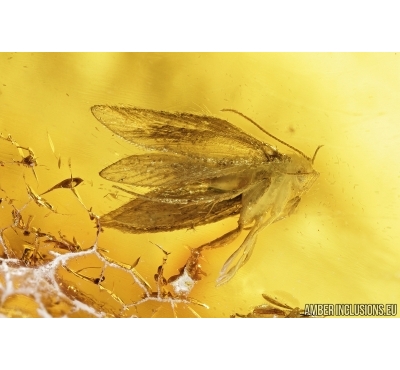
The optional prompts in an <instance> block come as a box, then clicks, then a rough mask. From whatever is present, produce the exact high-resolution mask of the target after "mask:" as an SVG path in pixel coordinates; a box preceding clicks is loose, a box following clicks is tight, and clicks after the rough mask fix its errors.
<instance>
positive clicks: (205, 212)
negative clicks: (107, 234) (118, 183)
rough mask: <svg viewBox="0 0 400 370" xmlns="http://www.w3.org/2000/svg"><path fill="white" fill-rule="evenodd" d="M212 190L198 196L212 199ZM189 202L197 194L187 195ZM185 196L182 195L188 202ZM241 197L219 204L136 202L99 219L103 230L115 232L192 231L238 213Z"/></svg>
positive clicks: (155, 197) (153, 194) (155, 195)
mask: <svg viewBox="0 0 400 370" xmlns="http://www.w3.org/2000/svg"><path fill="white" fill-rule="evenodd" d="M213 193H215V190H209V192H205V191H202V192H201V194H202V195H203V196H207V197H211V198H212V197H213ZM146 195H149V196H153V198H154V199H160V198H162V197H163V196H164V195H163V194H160V193H159V192H158V191H157V192H150V193H148V194H146ZM190 196H192V197H193V199H196V198H198V197H199V196H200V195H199V194H191V195H190ZM190 196H189V193H187V194H184V195H182V197H184V198H185V199H188V198H190ZM241 208H242V195H241V194H240V195H238V196H236V197H234V198H231V199H225V200H222V201H220V202H207V203H188V204H173V203H162V202H157V201H154V200H152V199H143V198H136V199H134V200H132V201H130V202H129V203H127V204H125V205H123V206H121V207H119V208H118V209H116V210H114V211H111V212H110V213H108V214H106V215H104V216H102V217H101V223H102V225H103V226H106V227H112V228H115V229H119V230H121V231H123V232H130V233H144V232H161V231H173V230H179V229H185V228H192V227H194V226H198V225H205V224H208V223H213V222H217V221H220V220H222V219H224V218H226V217H229V216H233V215H236V214H239V213H240V210H241Z"/></svg>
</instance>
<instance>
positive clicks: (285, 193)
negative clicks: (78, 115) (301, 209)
mask: <svg viewBox="0 0 400 370" xmlns="http://www.w3.org/2000/svg"><path fill="white" fill-rule="evenodd" d="M91 110H92V113H93V115H94V116H95V118H96V119H97V120H98V121H99V122H101V123H102V124H103V125H104V126H106V127H107V128H108V129H110V130H111V131H112V132H114V133H115V134H117V135H118V136H120V137H121V138H123V139H125V140H127V141H129V142H130V143H132V144H134V145H137V146H139V147H142V148H144V149H147V150H150V151H156V152H153V153H147V154H142V155H132V156H129V157H127V158H123V159H121V160H119V161H118V162H116V163H113V164H111V165H110V166H108V167H107V168H105V169H103V170H102V171H101V172H100V176H102V177H103V178H105V179H107V180H110V181H114V182H118V183H121V184H124V185H135V186H139V187H148V188H150V189H151V190H150V191H149V192H147V193H145V194H144V195H140V194H137V193H135V192H131V191H129V193H132V194H134V195H135V199H134V200H132V201H130V202H129V203H127V204H125V205H123V206H121V207H119V208H118V209H116V210H114V211H111V212H110V213H108V214H106V215H104V216H103V217H102V218H101V221H102V225H103V226H106V227H113V228H116V229H119V230H121V231H124V232H130V233H143V232H161V231H173V230H178V229H183V228H193V227H195V226H200V225H205V224H209V223H213V222H217V221H220V220H222V219H225V218H227V217H230V216H235V215H239V220H238V226H237V228H236V229H234V230H232V231H230V232H228V233H226V234H224V235H223V236H221V237H219V238H217V239H215V240H213V241H211V242H210V243H207V244H205V245H203V246H201V247H199V248H197V252H199V253H201V251H202V250H205V249H212V248H217V247H220V246H223V245H226V244H228V243H230V242H231V241H232V240H234V239H235V238H236V237H237V236H238V235H239V234H240V233H241V231H242V230H244V229H248V228H249V229H250V232H249V233H248V235H247V237H246V239H245V240H244V242H243V243H242V245H241V246H240V247H239V248H238V249H237V250H236V251H235V252H234V253H233V254H232V255H231V257H229V259H228V260H227V261H226V262H225V264H224V266H223V267H222V270H221V273H220V276H219V278H218V280H217V285H220V284H224V283H226V282H227V281H229V280H230V279H231V278H232V277H233V276H234V275H235V273H236V272H237V271H238V270H239V268H240V267H242V266H243V265H244V264H245V263H246V262H247V261H248V259H249V258H250V255H251V253H252V250H253V248H254V245H255V244H256V240H257V236H258V233H259V232H260V231H261V230H262V229H264V228H265V227H266V226H268V225H270V224H272V223H274V222H277V221H279V220H282V219H284V218H285V217H287V216H289V215H290V214H291V213H293V211H294V210H295V209H296V207H297V205H298V204H299V202H300V199H301V197H302V196H303V195H304V193H306V192H307V191H308V190H309V189H310V188H311V186H312V184H313V183H314V182H315V180H316V179H317V177H318V175H319V174H318V172H316V171H315V170H314V169H313V162H314V159H315V156H316V154H317V152H318V150H319V148H320V147H318V148H317V150H316V151H315V153H314V156H313V157H312V158H310V157H307V156H306V155H305V154H304V153H302V152H301V151H300V150H298V149H296V148H294V147H293V146H291V145H289V144H287V143H285V142H284V141H282V140H280V139H278V138H277V137H275V136H273V135H271V134H270V133H268V132H267V131H265V130H264V129H262V127H260V126H259V125H258V124H257V123H255V122H254V121H253V120H251V119H250V118H248V117H246V116H245V115H243V114H241V113H239V112H237V111H234V110H228V109H226V110H225V111H231V112H234V113H236V114H239V115H240V116H242V117H243V118H245V119H247V120H248V121H250V122H252V123H253V124H254V125H256V126H257V127H258V128H259V129H260V130H262V131H263V132H264V133H265V134H267V135H269V136H271V137H272V138H273V139H275V140H277V141H278V142H280V143H281V144H284V145H286V146H287V147H289V148H290V149H291V150H292V151H293V153H291V154H283V153H280V152H279V151H278V150H277V149H276V148H275V147H274V146H272V145H271V144H268V143H265V142H262V141H259V140H257V139H255V138H253V137H252V136H250V135H248V134H246V133H245V132H243V131H242V130H241V129H239V128H237V127H235V126H234V125H232V124H231V123H229V122H228V121H225V120H222V119H220V118H216V117H211V116H201V115H196V114H190V113H168V112H163V111H154V110H148V109H139V108H129V107H118V106H107V105H96V106H93V107H92V108H91ZM118 188H119V187H118ZM119 189H121V188H119Z"/></svg>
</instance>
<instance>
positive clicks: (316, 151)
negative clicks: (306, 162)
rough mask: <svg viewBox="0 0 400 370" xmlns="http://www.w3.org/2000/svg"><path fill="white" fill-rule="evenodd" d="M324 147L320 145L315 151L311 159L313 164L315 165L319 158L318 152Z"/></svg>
mask: <svg viewBox="0 0 400 370" xmlns="http://www.w3.org/2000/svg"><path fill="white" fill-rule="evenodd" d="M322 147H323V145H320V146H319V147H318V148H317V149H315V152H314V155H313V157H312V159H311V163H312V164H314V159H315V157H316V156H317V153H318V150H320V149H321V148H322Z"/></svg>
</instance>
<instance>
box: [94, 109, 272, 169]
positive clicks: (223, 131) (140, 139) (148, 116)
mask: <svg viewBox="0 0 400 370" xmlns="http://www.w3.org/2000/svg"><path fill="white" fill-rule="evenodd" d="M91 110H92V113H93V115H94V116H95V118H96V119H97V120H98V121H99V122H101V123H102V124H103V125H104V126H106V127H107V128H108V129H110V130H111V131H112V132H114V133H115V134H117V135H118V136H120V137H122V138H124V139H125V140H128V141H129V142H131V143H133V144H135V145H137V146H140V147H143V148H146V149H151V150H158V151H161V152H165V151H169V152H171V153H177V154H184V155H186V156H191V157H201V158H204V157H206V158H213V159H217V160H218V159H221V158H235V159H236V161H237V162H239V161H240V162H241V163H243V164H250V163H261V162H263V161H265V155H264V151H263V143H262V142H260V141H258V140H257V139H255V138H253V137H251V136H250V135H247V134H246V133H244V132H243V131H242V130H240V129H239V128H237V127H235V126H234V125H232V124H231V123H229V122H228V121H225V120H222V119H220V118H216V117H211V116H200V115H195V114H189V113H170V112H162V111H154V110H149V109H139V108H130V107H118V106H107V105H95V106H93V107H92V108H91Z"/></svg>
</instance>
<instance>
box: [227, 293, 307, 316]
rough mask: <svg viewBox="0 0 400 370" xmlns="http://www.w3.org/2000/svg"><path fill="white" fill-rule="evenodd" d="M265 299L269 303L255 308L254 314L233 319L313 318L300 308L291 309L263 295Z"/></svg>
mask: <svg viewBox="0 0 400 370" xmlns="http://www.w3.org/2000/svg"><path fill="white" fill-rule="evenodd" d="M262 296H263V298H264V299H265V300H266V301H267V302H268V303H267V304H262V305H259V306H256V307H254V309H253V310H252V312H250V313H248V314H247V315H241V314H238V313H237V314H235V315H232V316H231V317H232V318H233V317H242V318H307V317H312V316H310V315H308V314H307V313H305V311H304V310H301V309H300V308H299V307H295V308H293V307H290V306H288V305H287V304H286V303H281V302H279V301H277V300H276V299H274V298H272V297H270V296H268V295H266V294H263V295H262Z"/></svg>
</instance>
